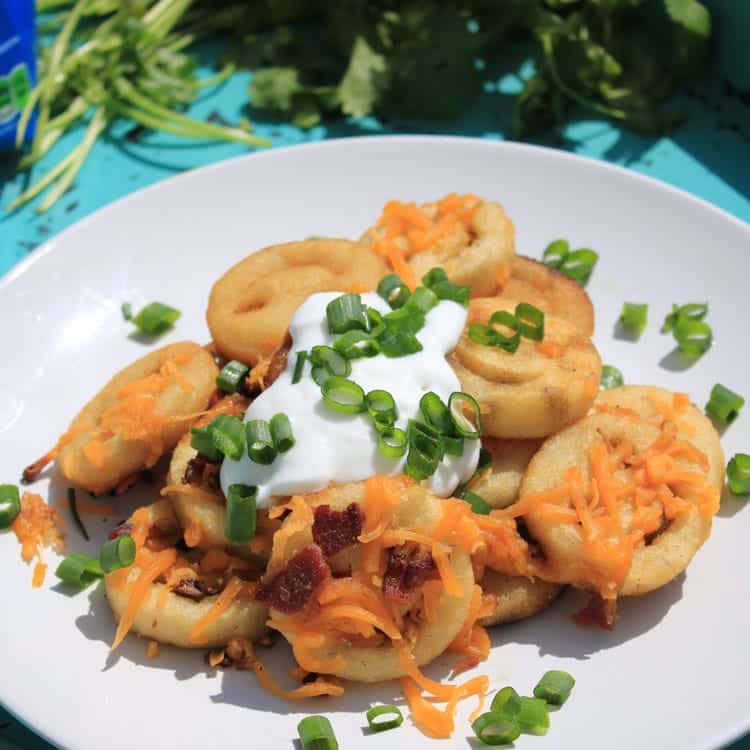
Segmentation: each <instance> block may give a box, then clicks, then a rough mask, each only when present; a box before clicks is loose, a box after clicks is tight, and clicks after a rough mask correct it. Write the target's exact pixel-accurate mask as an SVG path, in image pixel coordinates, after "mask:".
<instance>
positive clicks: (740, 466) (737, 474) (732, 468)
mask: <svg viewBox="0 0 750 750" xmlns="http://www.w3.org/2000/svg"><path fill="white" fill-rule="evenodd" d="M727 481H728V484H729V490H730V492H731V493H732V494H733V495H750V456H749V455H748V454H747V453H735V454H734V456H733V457H732V459H731V460H730V461H729V463H728V464H727Z"/></svg>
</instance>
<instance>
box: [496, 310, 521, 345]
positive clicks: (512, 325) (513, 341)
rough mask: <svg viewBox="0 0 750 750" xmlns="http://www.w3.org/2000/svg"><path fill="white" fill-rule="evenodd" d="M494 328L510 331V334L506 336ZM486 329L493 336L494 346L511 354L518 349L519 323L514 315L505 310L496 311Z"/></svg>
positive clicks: (519, 340) (519, 337) (519, 341)
mask: <svg viewBox="0 0 750 750" xmlns="http://www.w3.org/2000/svg"><path fill="white" fill-rule="evenodd" d="M496 326H503V327H504V328H507V329H510V330H511V331H512V334H511V335H510V336H508V335H507V334H506V333H503V332H502V331H498V330H497V328H496ZM488 327H489V328H490V330H491V331H492V332H493V333H494V335H495V341H494V344H495V346H499V347H500V348H501V349H504V350H505V351H506V352H510V353H511V354H513V353H514V352H515V351H516V349H518V345H519V344H520V343H521V321H519V320H518V318H517V317H516V316H515V315H513V314H512V313H509V312H508V311H507V310H496V311H495V312H493V313H492V315H491V316H490V321H489V324H488Z"/></svg>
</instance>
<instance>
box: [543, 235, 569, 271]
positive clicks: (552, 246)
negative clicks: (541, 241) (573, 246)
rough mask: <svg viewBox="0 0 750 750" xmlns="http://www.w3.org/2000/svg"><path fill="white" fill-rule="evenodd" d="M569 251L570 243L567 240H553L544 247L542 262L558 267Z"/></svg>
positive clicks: (551, 266)
mask: <svg viewBox="0 0 750 750" xmlns="http://www.w3.org/2000/svg"><path fill="white" fill-rule="evenodd" d="M569 253H570V243H569V242H568V241H567V240H554V241H552V242H550V243H549V245H547V247H546V248H545V249H544V253H542V263H544V265H545V266H550V268H560V265H561V264H562V262H563V261H564V260H565V258H567V256H568V254H569Z"/></svg>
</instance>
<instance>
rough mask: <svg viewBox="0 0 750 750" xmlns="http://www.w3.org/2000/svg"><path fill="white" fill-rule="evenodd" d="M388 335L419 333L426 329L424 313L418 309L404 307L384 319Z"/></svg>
mask: <svg viewBox="0 0 750 750" xmlns="http://www.w3.org/2000/svg"><path fill="white" fill-rule="evenodd" d="M383 323H384V324H385V330H386V335H393V334H396V333H418V332H419V331H421V330H422V329H423V328H424V323H425V318H424V313H422V312H421V311H420V310H417V309H416V308H412V307H402V308H400V309H399V310H393V311H392V312H389V313H388V314H387V315H385V316H384V317H383Z"/></svg>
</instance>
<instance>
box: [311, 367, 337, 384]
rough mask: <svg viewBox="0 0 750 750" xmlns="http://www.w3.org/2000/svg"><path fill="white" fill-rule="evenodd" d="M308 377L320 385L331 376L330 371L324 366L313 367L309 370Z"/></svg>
mask: <svg viewBox="0 0 750 750" xmlns="http://www.w3.org/2000/svg"><path fill="white" fill-rule="evenodd" d="M310 377H311V378H312V379H313V380H314V381H315V382H316V383H317V384H318V385H320V386H322V385H323V383H325V382H326V380H328V378H330V377H332V375H331V373H330V371H329V370H328V369H327V368H325V367H313V368H312V369H311V370H310Z"/></svg>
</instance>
